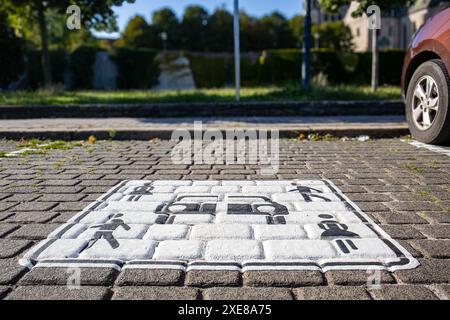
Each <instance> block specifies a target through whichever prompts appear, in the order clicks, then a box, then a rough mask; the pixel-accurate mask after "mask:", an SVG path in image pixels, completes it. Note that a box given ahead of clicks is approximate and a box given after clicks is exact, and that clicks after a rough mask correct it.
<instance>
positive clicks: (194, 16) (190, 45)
mask: <svg viewBox="0 0 450 320" xmlns="http://www.w3.org/2000/svg"><path fill="white" fill-rule="evenodd" d="M208 18H209V14H208V11H206V10H205V9H204V8H203V7H201V6H188V7H187V8H186V10H185V11H184V14H183V20H182V22H181V46H182V47H183V48H184V49H188V50H192V51H202V50H203V49H204V48H205V46H206V41H207V39H206V36H207V31H208Z"/></svg>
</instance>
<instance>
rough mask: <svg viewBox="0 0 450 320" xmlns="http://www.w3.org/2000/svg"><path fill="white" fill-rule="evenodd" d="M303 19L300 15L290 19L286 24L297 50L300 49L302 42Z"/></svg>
mask: <svg viewBox="0 0 450 320" xmlns="http://www.w3.org/2000/svg"><path fill="white" fill-rule="evenodd" d="M304 20H305V18H304V17H303V16H301V15H296V16H294V17H292V18H291V19H290V20H289V22H288V24H289V28H290V29H291V33H292V36H293V37H294V41H295V43H296V46H295V47H297V48H300V47H302V42H303V27H304V24H305V22H304Z"/></svg>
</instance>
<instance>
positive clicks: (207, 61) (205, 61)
mask: <svg viewBox="0 0 450 320" xmlns="http://www.w3.org/2000/svg"><path fill="white" fill-rule="evenodd" d="M185 55H186V57H187V58H188V59H189V64H190V67H191V71H192V76H193V77H194V81H195V85H196V86H197V87H198V88H220V87H223V86H225V84H226V83H227V82H228V81H229V76H228V75H229V72H228V70H229V62H228V61H227V58H226V57H222V56H218V55H217V56H216V55H214V56H208V55H199V54H191V53H185ZM227 80H228V81H227Z"/></svg>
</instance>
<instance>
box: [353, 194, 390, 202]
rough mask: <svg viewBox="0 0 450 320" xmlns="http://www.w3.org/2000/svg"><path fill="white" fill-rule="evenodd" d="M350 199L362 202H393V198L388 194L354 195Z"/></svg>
mask: <svg viewBox="0 0 450 320" xmlns="http://www.w3.org/2000/svg"><path fill="white" fill-rule="evenodd" d="M349 198H350V200H352V201H355V202H357V201H362V202H387V201H392V198H391V197H390V196H388V195H386V194H379V193H352V194H349Z"/></svg>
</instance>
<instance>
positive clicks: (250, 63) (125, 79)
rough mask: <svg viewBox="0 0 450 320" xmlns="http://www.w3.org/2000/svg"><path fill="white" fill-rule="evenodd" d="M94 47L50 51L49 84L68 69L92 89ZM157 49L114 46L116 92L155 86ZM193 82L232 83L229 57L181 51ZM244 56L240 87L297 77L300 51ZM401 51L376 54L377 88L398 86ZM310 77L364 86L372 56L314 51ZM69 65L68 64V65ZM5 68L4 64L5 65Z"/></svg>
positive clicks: (36, 66) (37, 61)
mask: <svg viewBox="0 0 450 320" xmlns="http://www.w3.org/2000/svg"><path fill="white" fill-rule="evenodd" d="M98 50H99V49H98V48H96V47H90V46H82V47H79V48H78V49H77V50H75V51H74V52H73V53H72V54H71V55H70V58H68V57H67V56H68V55H67V54H66V53H64V52H62V51H50V60H51V67H52V76H53V82H54V83H63V82H64V71H65V70H69V71H70V75H71V80H72V81H71V87H72V88H74V89H90V88H92V78H93V65H94V63H95V58H96V52H97V51H98ZM157 53H158V52H157V51H155V50H150V49H131V48H127V47H123V48H117V49H116V50H115V51H114V52H113V53H112V54H111V57H112V59H113V61H114V62H115V63H116V66H117V70H118V78H117V85H118V88H119V89H148V88H151V87H152V86H154V85H156V84H157V83H158V77H159V66H158V63H157V62H156V61H155V57H156V55H157ZM185 56H186V57H187V58H188V59H189V61H190V67H191V70H192V74H193V77H194V81H195V83H196V85H197V87H198V88H213V87H217V88H220V87H224V86H227V85H230V84H233V83H234V59H233V57H232V55H217V54H215V55H207V54H194V53H189V52H186V53H185ZM250 57H251V55H250V56H248V55H247V56H245V55H243V56H242V58H241V81H242V85H243V86H261V85H284V84H286V83H292V82H298V81H299V79H300V78H301V64H302V51H301V50H300V49H284V50H266V51H263V52H262V53H261V55H260V56H259V58H258V59H254V58H253V59H252V58H250ZM403 58H404V51H401V50H384V51H380V84H382V85H384V84H386V85H399V84H400V76H401V69H402V65H403ZM17 60H20V59H17ZM311 60H312V65H311V67H312V68H311V69H312V75H313V76H317V75H319V74H322V75H323V76H324V77H325V78H326V79H327V81H328V83H330V84H336V83H346V84H356V85H368V84H370V79H371V65H372V55H371V53H370V52H362V53H337V52H334V51H330V50H324V49H318V50H316V49H314V50H312V55H311ZM68 61H70V63H69V64H68V63H67V62H68ZM5 65H8V64H5ZM27 70H28V77H27V80H28V87H29V88H31V89H34V88H38V87H40V86H42V84H43V79H42V67H41V53H40V51H30V52H28V54H27Z"/></svg>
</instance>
